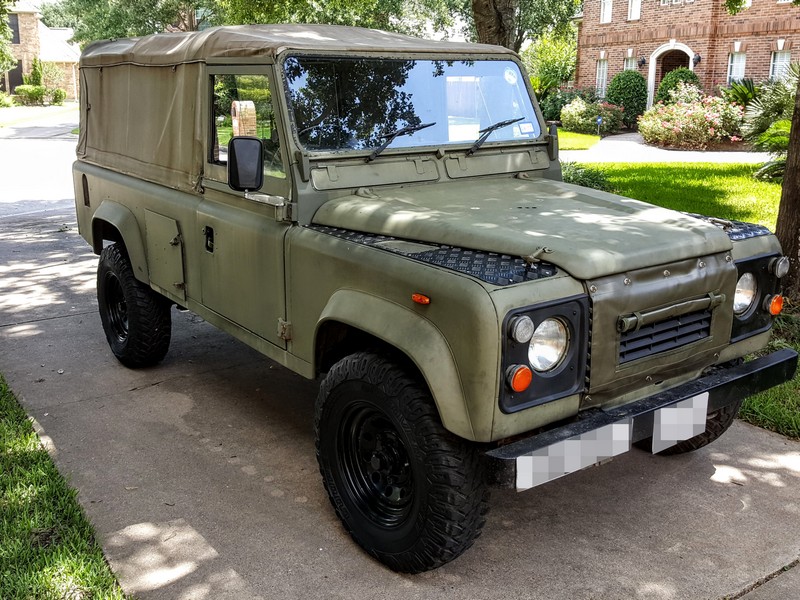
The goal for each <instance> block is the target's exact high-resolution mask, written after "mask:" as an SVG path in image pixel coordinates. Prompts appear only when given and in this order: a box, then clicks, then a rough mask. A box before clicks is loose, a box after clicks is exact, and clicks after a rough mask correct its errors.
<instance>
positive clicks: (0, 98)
mask: <svg viewBox="0 0 800 600" xmlns="http://www.w3.org/2000/svg"><path fill="white" fill-rule="evenodd" d="M10 106H14V100H13V98H11V96H9V95H8V94H6V93H5V92H0V108H8V107H10Z"/></svg>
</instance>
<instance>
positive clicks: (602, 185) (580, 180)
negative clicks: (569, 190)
mask: <svg viewBox="0 0 800 600" xmlns="http://www.w3.org/2000/svg"><path fill="white" fill-rule="evenodd" d="M561 177H562V179H563V180H564V182H565V183H574V184H575V185H581V186H583V187H588V188H593V189H595V190H600V191H602V192H613V191H614V188H613V187H612V186H611V183H609V181H608V178H607V177H606V175H605V173H603V172H602V171H599V170H597V169H593V168H592V167H586V166H584V165H579V164H576V163H574V162H562V163H561Z"/></svg>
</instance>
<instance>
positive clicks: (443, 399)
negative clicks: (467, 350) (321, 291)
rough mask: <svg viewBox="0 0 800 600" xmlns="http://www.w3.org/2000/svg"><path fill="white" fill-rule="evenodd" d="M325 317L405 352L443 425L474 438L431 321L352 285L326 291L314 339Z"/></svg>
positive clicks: (450, 361)
mask: <svg viewBox="0 0 800 600" xmlns="http://www.w3.org/2000/svg"><path fill="white" fill-rule="evenodd" d="M326 321H337V322H339V323H343V324H345V325H349V326H351V327H353V328H355V329H359V330H361V331H363V332H365V333H368V334H370V335H372V336H375V337H376V338H378V339H381V340H383V341H384V342H386V343H387V344H389V345H391V346H392V347H394V348H396V349H397V350H398V351H400V352H402V353H403V354H405V355H406V356H407V357H408V358H409V359H410V360H411V361H412V362H413V363H414V364H415V365H416V367H417V368H418V369H419V372H420V373H421V374H422V376H423V377H424V378H425V382H426V383H427V385H428V389H430V391H431V394H432V395H433V400H434V402H435V403H436V408H437V410H438V411H439V417H440V418H441V420H442V425H443V426H444V427H445V429H447V430H448V431H451V432H452V433H454V434H456V435H458V436H461V437H463V438H466V439H469V440H474V439H475V432H474V430H473V427H472V421H471V419H470V415H469V411H468V410H467V403H466V401H465V397H464V390H463V386H462V385H461V378H460V377H459V373H458V369H457V368H456V363H455V358H454V357H453V353H452V351H451V350H450V345H449V344H448V343H447V340H446V339H445V338H444V335H442V332H441V331H439V329H438V328H437V327H436V326H435V325H434V324H433V323H431V322H430V321H429V320H427V319H426V318H425V317H424V316H422V315H420V314H419V313H416V312H414V311H413V310H411V309H409V308H406V307H404V306H401V305H399V304H395V303H394V302H391V301H389V300H386V299H384V298H379V297H377V296H373V295H371V294H367V293H365V292H361V291H357V290H338V291H336V292H335V293H334V294H333V296H331V298H330V300H329V301H328V304H327V305H326V306H325V309H324V310H323V311H322V314H321V315H320V319H319V321H318V322H317V329H316V332H315V336H314V337H315V339H316V336H317V334H318V332H319V330H320V327H321V326H322V325H323V324H324V323H325V322H326Z"/></svg>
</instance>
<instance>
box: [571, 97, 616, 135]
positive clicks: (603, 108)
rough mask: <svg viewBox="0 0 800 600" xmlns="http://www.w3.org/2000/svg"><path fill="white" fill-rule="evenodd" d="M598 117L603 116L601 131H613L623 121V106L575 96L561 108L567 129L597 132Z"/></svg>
mask: <svg viewBox="0 0 800 600" xmlns="http://www.w3.org/2000/svg"><path fill="white" fill-rule="evenodd" d="M597 117H602V119H603V120H602V122H601V124H600V133H601V134H606V133H613V132H614V131H616V130H617V129H619V126H620V124H621V123H622V108H620V107H619V106H615V105H614V104H609V103H608V102H596V103H595V102H591V103H589V102H586V101H585V100H584V99H583V98H575V100H573V101H572V102H570V103H569V104H567V105H566V106H565V107H564V108H563V109H562V110H561V124H562V125H563V127H564V129H566V130H567V131H575V132H578V133H597V129H598V127H597Z"/></svg>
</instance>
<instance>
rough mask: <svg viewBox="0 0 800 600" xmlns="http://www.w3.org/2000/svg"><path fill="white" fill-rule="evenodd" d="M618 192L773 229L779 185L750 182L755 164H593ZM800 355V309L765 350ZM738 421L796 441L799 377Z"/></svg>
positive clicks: (758, 399) (781, 323)
mask: <svg viewBox="0 0 800 600" xmlns="http://www.w3.org/2000/svg"><path fill="white" fill-rule="evenodd" d="M591 167H592V168H594V169H597V170H599V171H602V172H603V173H605V175H606V176H607V178H608V181H609V182H610V183H611V185H612V186H613V187H614V189H615V190H616V191H617V193H619V194H621V195H623V196H627V197H629V198H636V199H637V200H644V201H645V202H650V203H652V204H657V205H659V206H663V207H665V208H671V209H674V210H682V211H688V212H697V213H701V214H704V215H711V216H715V217H722V218H725V219H736V220H741V221H748V222H751V223H760V224H762V225H766V226H767V227H769V228H770V229H773V230H774V228H775V222H776V219H777V216H778V204H779V203H780V198H781V186H780V184H778V183H770V182H762V181H756V180H754V179H753V177H752V174H753V172H754V171H755V170H756V169H757V168H758V165H740V164H713V163H658V164H641V163H595V164H592V165H591ZM787 347H788V348H793V349H794V350H796V351H798V352H800V309H798V308H795V309H794V310H793V311H787V312H786V313H785V314H784V315H782V316H781V317H779V318H778V319H777V320H776V322H775V326H774V329H773V337H772V341H771V342H770V347H769V350H776V349H778V348H787ZM739 417H740V418H741V419H743V420H745V421H747V422H749V423H752V424H753V425H758V426H759V427H763V428H765V429H770V430H772V431H776V432H778V433H780V434H782V435H785V436H788V437H792V438H800V373H799V374H798V375H796V376H795V378H794V379H793V380H792V381H789V382H787V383H785V384H783V385H781V386H779V387H775V388H772V389H770V390H767V391H766V392H762V393H761V394H757V395H755V396H751V397H750V398H747V399H746V400H745V401H744V403H743V405H742V409H741V411H740V412H739Z"/></svg>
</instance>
